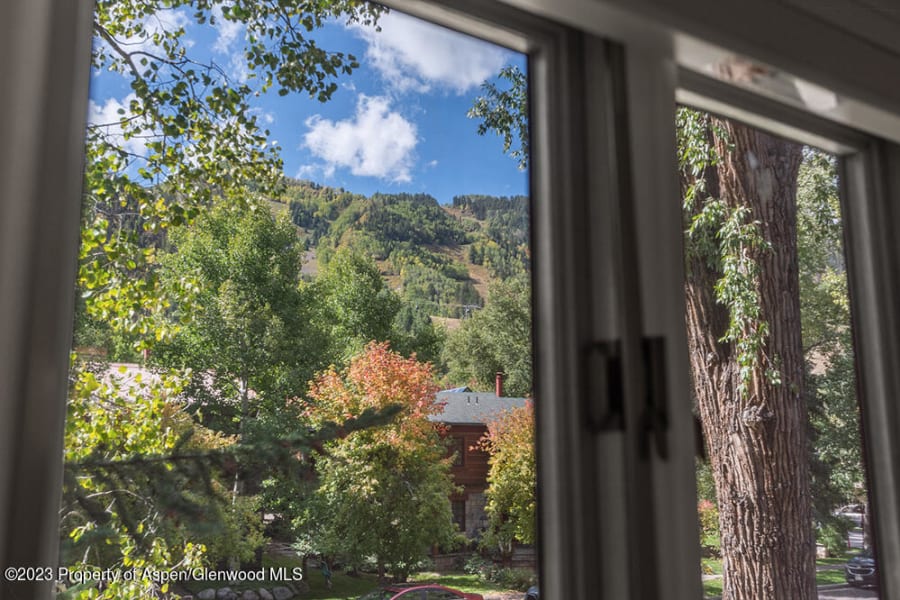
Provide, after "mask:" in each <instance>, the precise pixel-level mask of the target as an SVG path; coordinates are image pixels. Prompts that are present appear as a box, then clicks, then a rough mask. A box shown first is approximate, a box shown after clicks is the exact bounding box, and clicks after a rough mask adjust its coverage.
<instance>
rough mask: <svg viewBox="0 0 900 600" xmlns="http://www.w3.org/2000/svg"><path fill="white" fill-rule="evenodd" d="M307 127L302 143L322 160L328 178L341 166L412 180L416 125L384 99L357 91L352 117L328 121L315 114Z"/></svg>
mask: <svg viewBox="0 0 900 600" xmlns="http://www.w3.org/2000/svg"><path fill="white" fill-rule="evenodd" d="M306 126H307V128H308V129H309V131H307V132H306V134H305V135H304V136H303V145H304V146H305V147H306V148H308V149H309V150H310V152H312V153H313V155H315V156H316V157H317V158H320V159H322V160H323V161H324V164H323V165H321V168H322V170H323V172H324V173H325V175H326V176H327V177H330V176H331V175H333V174H334V171H335V169H336V168H337V167H344V168H348V169H350V172H351V173H352V174H354V175H358V176H369V177H378V178H380V179H389V180H392V181H397V182H409V181H411V180H412V177H411V176H410V169H411V168H412V164H413V160H414V151H415V147H416V144H417V143H418V137H417V132H416V126H415V124H413V123H410V122H409V121H407V120H406V119H404V118H403V116H401V115H400V114H399V113H397V112H392V111H391V110H390V102H389V101H388V99H387V98H383V97H370V96H365V95H363V94H360V96H359V99H358V101H357V104H356V114H355V115H354V116H353V117H352V118H351V119H345V120H343V121H331V120H329V119H324V118H322V117H321V116H320V115H315V116H313V117H310V118H309V119H307V120H306ZM307 167H309V165H307ZM306 172H307V174H308V173H309V171H308V169H307V171H306Z"/></svg>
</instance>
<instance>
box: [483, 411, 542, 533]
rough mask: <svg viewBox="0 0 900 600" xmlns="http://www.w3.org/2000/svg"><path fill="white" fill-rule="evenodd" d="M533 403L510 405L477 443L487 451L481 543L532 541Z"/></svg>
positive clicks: (534, 528)
mask: <svg viewBox="0 0 900 600" xmlns="http://www.w3.org/2000/svg"><path fill="white" fill-rule="evenodd" d="M534 436H535V430H534V404H533V403H532V402H530V401H529V402H528V403H527V404H526V405H525V406H523V407H521V408H514V409H512V410H510V411H509V412H507V413H506V414H504V415H501V416H499V417H498V418H497V419H495V420H494V421H493V422H491V423H489V424H488V433H487V435H486V436H485V437H484V438H482V440H481V442H480V445H481V447H482V448H483V449H484V450H485V451H487V452H488V453H489V454H490V459H489V464H490V472H489V474H488V489H487V492H486V495H487V506H486V511H487V514H488V517H489V519H490V520H489V525H488V531H487V533H486V540H485V543H486V544H488V545H493V544H497V545H498V546H499V547H500V548H501V549H504V548H510V542H511V541H512V540H516V541H518V542H520V543H523V544H533V543H534V542H535V539H536V538H535V535H536V527H537V520H536V518H537V513H536V497H537V494H536V488H535V486H536V485H537V478H536V470H535V453H534V445H535V437H534Z"/></svg>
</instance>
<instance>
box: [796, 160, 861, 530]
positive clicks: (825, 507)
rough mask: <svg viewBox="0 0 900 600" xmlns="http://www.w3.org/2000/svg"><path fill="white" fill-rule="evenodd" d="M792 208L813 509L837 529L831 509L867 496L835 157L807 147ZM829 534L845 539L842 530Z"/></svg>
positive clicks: (821, 523) (822, 521)
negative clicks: (801, 323) (807, 414)
mask: <svg viewBox="0 0 900 600" xmlns="http://www.w3.org/2000/svg"><path fill="white" fill-rule="evenodd" d="M797 207H798V211H797V238H798V252H799V260H800V299H801V318H802V321H803V347H804V353H805V355H806V365H807V390H808V396H809V414H810V421H811V424H812V428H811V442H812V443H811V448H812V464H811V468H812V490H813V514H814V517H815V520H816V522H817V523H818V524H819V527H820V530H821V531H823V532H824V531H829V530H831V531H836V532H840V531H842V530H844V529H846V527H847V524H846V523H845V522H841V520H840V519H838V518H836V517H835V516H834V515H833V512H834V510H835V509H836V508H837V507H839V506H841V505H843V504H850V503H856V502H863V503H864V502H865V501H866V498H865V492H864V488H865V477H864V472H863V465H862V455H861V449H862V440H861V439H860V429H859V409H858V404H857V395H856V378H855V370H854V363H853V346H852V343H853V340H852V335H851V329H850V303H849V297H848V293H847V274H846V269H845V267H844V257H843V239H842V219H841V212H840V201H839V197H838V178H837V165H836V161H835V160H834V158H832V157H830V156H828V155H825V154H822V153H820V152H816V151H813V150H805V151H804V159H803V164H802V165H801V167H800V174H799V177H798V193H797ZM831 537H832V538H836V541H838V542H840V543H844V539H845V536H844V535H836V536H831Z"/></svg>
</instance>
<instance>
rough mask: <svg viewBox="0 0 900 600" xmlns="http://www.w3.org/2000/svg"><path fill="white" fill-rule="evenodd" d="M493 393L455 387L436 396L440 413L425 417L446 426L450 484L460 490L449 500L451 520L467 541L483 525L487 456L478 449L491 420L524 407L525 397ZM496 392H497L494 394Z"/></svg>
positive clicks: (484, 520) (475, 534)
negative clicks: (452, 454) (451, 454)
mask: <svg viewBox="0 0 900 600" xmlns="http://www.w3.org/2000/svg"><path fill="white" fill-rule="evenodd" d="M497 388H498V389H497V390H496V391H495V392H473V391H471V390H470V389H469V388H456V389H452V390H444V391H442V392H438V393H437V401H438V402H439V403H442V404H443V405H444V406H443V411H442V412H440V413H438V414H436V415H432V416H431V417H429V419H431V420H432V421H434V422H436V423H442V424H444V425H446V426H447V435H448V436H449V437H450V439H451V445H450V452H455V453H456V460H455V462H454V463H453V466H452V467H451V470H450V472H451V474H452V475H453V482H454V483H455V484H456V485H457V486H461V487H462V490H461V491H460V492H459V493H456V494H454V495H452V496H451V497H450V504H451V507H452V509H453V520H454V522H455V523H456V524H457V525H458V526H459V528H460V530H461V531H463V532H465V534H466V536H468V537H469V538H475V537H478V536H479V535H480V532H481V530H482V529H483V528H484V527H486V525H487V516H486V515H485V512H484V506H485V495H484V492H485V490H486V489H487V476H488V454H487V452H484V451H483V450H481V449H480V448H479V447H478V440H480V439H481V438H482V437H483V436H484V435H485V434H486V433H487V430H488V429H487V425H488V423H490V422H491V421H494V420H496V419H497V418H498V417H500V416H501V415H503V414H504V413H506V412H509V411H510V410H512V409H514V408H520V407H522V406H525V402H526V399H525V398H507V397H504V396H503V395H502V393H503V389H502V386H501V385H499V382H498V386H497ZM496 392H500V395H498V394H497V393H496Z"/></svg>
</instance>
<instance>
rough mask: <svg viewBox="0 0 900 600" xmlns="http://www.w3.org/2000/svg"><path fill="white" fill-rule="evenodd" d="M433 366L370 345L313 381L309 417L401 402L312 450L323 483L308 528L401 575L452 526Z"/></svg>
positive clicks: (322, 542)
mask: <svg viewBox="0 0 900 600" xmlns="http://www.w3.org/2000/svg"><path fill="white" fill-rule="evenodd" d="M436 392H437V386H436V385H435V383H434V376H433V373H432V370H431V366H430V365H428V364H425V363H419V362H417V361H416V360H415V359H411V358H403V357H402V356H400V355H399V354H397V353H395V352H392V351H391V350H390V349H389V347H388V345H387V344H386V343H371V344H368V345H367V346H366V347H365V349H364V350H363V351H362V352H361V353H360V354H359V355H358V356H356V357H355V358H354V359H353V360H352V361H351V362H350V365H349V366H348V367H347V368H346V369H344V370H341V371H338V370H337V369H334V368H332V369H329V370H328V371H326V372H325V373H323V374H321V375H320V376H319V377H318V378H317V379H316V380H315V382H314V383H313V385H312V388H311V390H310V393H309V401H308V403H306V404H305V415H306V417H307V418H309V419H310V420H311V422H312V423H313V424H317V423H320V422H322V421H329V420H330V421H334V420H341V419H347V418H353V417H355V416H357V415H359V414H360V413H361V412H362V411H363V410H365V409H370V410H371V409H376V410H383V409H386V408H388V407H397V408H398V409H399V411H400V412H399V415H398V417H397V418H396V419H395V420H394V421H393V422H392V423H390V424H388V425H385V426H383V427H377V428H370V429H366V430H363V431H357V432H355V433H353V434H351V435H348V436H346V437H345V438H343V439H340V440H335V441H333V442H330V443H329V444H327V445H326V447H325V453H324V454H322V455H319V456H317V457H316V459H315V461H316V472H317V473H318V476H319V480H320V485H319V487H318V489H317V490H316V492H315V494H314V497H313V500H312V505H311V509H310V511H309V512H308V513H307V516H306V519H305V523H304V525H305V526H306V527H308V528H312V529H313V530H314V531H315V532H316V533H317V535H316V536H315V537H316V538H317V540H318V541H317V544H318V549H319V551H321V552H325V553H328V554H331V553H339V554H341V555H342V556H345V557H346V558H347V559H348V560H349V561H351V563H352V564H356V565H359V564H361V562H362V560H363V559H364V558H365V557H368V556H373V557H375V559H376V562H377V566H378V568H379V573H380V574H381V575H382V576H383V575H384V572H385V570H389V571H390V572H391V573H392V574H393V575H394V577H395V578H397V579H399V580H400V581H404V580H405V579H406V577H407V576H408V574H409V573H410V571H411V570H412V569H413V567H414V566H415V565H416V564H417V563H418V562H419V561H420V560H422V559H424V558H425V557H426V556H427V555H428V551H429V549H430V548H431V546H432V545H433V544H447V543H449V542H450V541H451V539H452V536H453V533H454V532H455V529H456V528H455V526H454V525H453V521H452V514H451V511H450V501H449V495H450V493H451V492H452V491H453V484H452V482H451V478H450V474H449V468H450V465H449V459H448V458H447V457H446V454H447V449H446V447H445V445H444V444H443V442H442V441H441V439H440V437H439V435H438V431H437V429H436V426H435V425H434V424H433V423H432V422H431V421H429V420H428V417H429V415H433V414H435V413H437V412H438V411H439V406H438V405H437V403H436V402H435V393H436Z"/></svg>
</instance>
